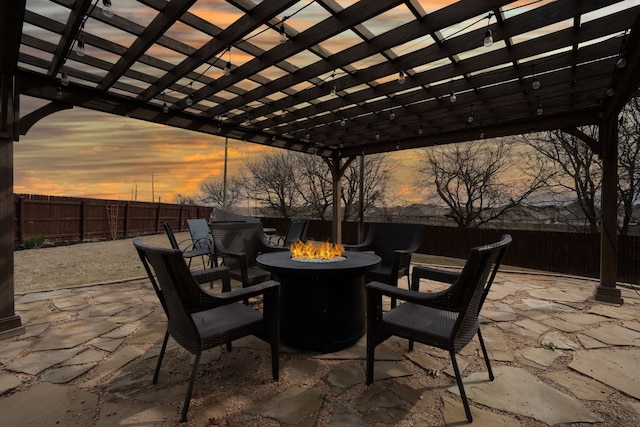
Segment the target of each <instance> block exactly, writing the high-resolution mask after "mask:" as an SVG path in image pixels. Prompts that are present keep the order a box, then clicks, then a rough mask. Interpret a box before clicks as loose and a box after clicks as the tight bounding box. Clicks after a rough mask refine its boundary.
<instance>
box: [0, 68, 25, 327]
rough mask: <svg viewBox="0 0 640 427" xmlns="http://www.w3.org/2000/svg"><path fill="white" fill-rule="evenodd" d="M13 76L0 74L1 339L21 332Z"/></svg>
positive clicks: (14, 90)
mask: <svg viewBox="0 0 640 427" xmlns="http://www.w3.org/2000/svg"><path fill="white" fill-rule="evenodd" d="M18 96H19V95H18V94H17V91H16V89H15V77H14V76H13V75H11V74H7V73H2V74H1V75H0V102H2V105H1V108H0V339H5V338H9V337H12V336H16V335H20V334H22V333H24V331H25V329H24V326H23V325H22V321H21V320H20V316H18V315H17V314H16V312H15V297H14V292H15V288H14V262H13V142H14V139H17V135H18V132H17V126H18V124H17V117H18V111H17V110H18V107H17V100H18Z"/></svg>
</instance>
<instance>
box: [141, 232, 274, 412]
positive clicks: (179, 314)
mask: <svg viewBox="0 0 640 427" xmlns="http://www.w3.org/2000/svg"><path fill="white" fill-rule="evenodd" d="M133 244H134V246H135V247H136V250H137V251H138V255H139V256H140V259H141V260H142V263H143V264H144V266H145V269H146V270H147V273H148V274H149V278H150V280H151V283H152V284H153V286H154V289H155V291H156V294H157V295H158V299H159V300H160V304H161V305H162V308H163V309H164V310H165V313H166V315H167V320H168V324H167V334H165V338H164V341H163V343H162V349H161V351H160V355H159V357H158V363H157V365H156V369H155V372H154V375H153V383H154V384H156V382H157V380H158V373H159V371H160V366H161V364H162V358H163V356H164V352H165V349H166V345H167V340H168V337H169V334H171V336H172V337H173V338H174V339H175V340H176V342H177V343H178V344H180V345H181V346H182V347H184V348H185V349H186V350H188V351H189V352H190V353H192V354H193V355H194V356H195V359H194V362H193V368H192V370H191V377H190V379H189V385H188V387H187V393H186V396H185V400H184V404H183V406H182V413H181V416H180V422H184V421H186V420H187V412H188V410H189V403H190V402H191V396H192V394H193V387H194V383H195V378H196V372H197V369H198V364H199V363H200V357H201V355H202V352H203V351H204V350H207V349H210V348H213V347H217V346H219V345H222V344H226V347H227V350H228V351H231V343H232V341H233V340H236V339H238V338H242V337H245V336H247V335H254V336H256V337H258V338H260V339H262V340H264V341H265V342H267V343H268V344H270V346H271V374H272V377H273V380H274V381H277V380H278V378H279V342H280V332H279V304H280V295H279V293H280V284H279V283H278V282H274V281H267V282H264V283H260V284H258V285H254V286H251V287H248V288H244V289H238V290H236V291H228V286H227V287H226V290H227V291H226V292H221V293H217V294H210V293H207V292H205V291H203V290H202V289H200V287H199V286H198V281H199V280H203V281H209V280H211V279H212V278H211V277H205V276H206V274H204V273H200V275H201V276H202V277H199V280H198V281H197V280H196V279H195V278H194V276H193V275H192V273H191V271H190V270H189V268H188V267H187V264H186V262H185V260H184V258H183V257H182V254H181V253H180V251H179V250H175V249H164V248H154V247H151V246H148V245H145V244H143V243H142V242H141V241H140V240H138V239H136V240H134V242H133ZM152 270H153V271H152ZM210 270H215V271H216V272H218V273H221V272H224V273H221V274H227V273H228V269H227V268H226V267H218V268H217V269H210ZM154 273H155V274H154ZM227 280H228V277H227ZM223 288H224V287H223ZM255 296H262V297H263V312H262V313H260V312H259V311H257V310H254V309H251V308H249V307H247V306H246V305H244V304H242V303H240V301H243V300H245V299H248V298H251V297H255Z"/></svg>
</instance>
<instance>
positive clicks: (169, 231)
mask: <svg viewBox="0 0 640 427" xmlns="http://www.w3.org/2000/svg"><path fill="white" fill-rule="evenodd" d="M160 222H161V223H162V227H164V231H165V233H167V237H168V238H169V243H170V244H171V247H172V248H173V249H178V250H180V246H179V245H178V241H177V240H176V236H175V235H174V234H173V230H172V229H171V226H170V225H169V223H168V222H167V221H165V220H162V221H160Z"/></svg>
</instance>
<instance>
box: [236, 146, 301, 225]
mask: <svg viewBox="0 0 640 427" xmlns="http://www.w3.org/2000/svg"><path fill="white" fill-rule="evenodd" d="M245 166H246V168H247V170H248V174H249V175H248V177H247V178H246V184H245V191H246V192H247V197H248V198H252V199H254V200H257V201H258V202H260V203H261V204H262V205H264V206H265V207H267V208H268V209H271V210H273V211H275V212H277V213H279V214H280V215H281V216H282V217H283V218H285V219H290V218H291V217H292V216H293V215H294V214H295V213H296V212H297V210H298V209H299V207H300V205H301V201H300V198H299V191H298V189H297V186H296V175H295V168H296V155H295V154H294V153H293V152H290V151H277V152H276V151H274V152H273V153H271V154H266V155H264V156H262V157H260V158H257V159H254V160H251V161H246V162H245Z"/></svg>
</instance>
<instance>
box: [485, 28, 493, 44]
mask: <svg viewBox="0 0 640 427" xmlns="http://www.w3.org/2000/svg"><path fill="white" fill-rule="evenodd" d="M482 44H484V47H489V46H491V45H492V44H493V33H492V32H491V30H487V31H486V32H485V33H484V40H483V41H482Z"/></svg>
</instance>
